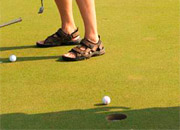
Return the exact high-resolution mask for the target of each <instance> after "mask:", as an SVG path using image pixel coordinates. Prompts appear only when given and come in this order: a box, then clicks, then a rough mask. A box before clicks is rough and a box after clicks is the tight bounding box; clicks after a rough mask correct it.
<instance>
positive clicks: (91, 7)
mask: <svg viewBox="0 0 180 130" xmlns="http://www.w3.org/2000/svg"><path fill="white" fill-rule="evenodd" d="M76 2H77V4H78V7H79V10H80V12H81V16H82V18H83V21H84V26H85V38H87V39H89V40H90V41H92V42H95V43H97V42H98V32H97V22H96V11H95V4H94V0H76ZM81 49H82V50H84V49H85V48H81ZM64 56H66V57H71V58H75V55H74V54H73V53H67V54H64Z"/></svg>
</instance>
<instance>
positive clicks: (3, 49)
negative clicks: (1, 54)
mask: <svg viewBox="0 0 180 130" xmlns="http://www.w3.org/2000/svg"><path fill="white" fill-rule="evenodd" d="M29 48H37V47H36V46H35V45H28V46H13V47H0V51H8V50H19V49H29Z"/></svg>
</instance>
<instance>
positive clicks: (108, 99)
mask: <svg viewBox="0 0 180 130" xmlns="http://www.w3.org/2000/svg"><path fill="white" fill-rule="evenodd" d="M102 102H103V104H105V105H107V104H109V103H110V102H111V98H110V97H109V96H104V97H103V99H102Z"/></svg>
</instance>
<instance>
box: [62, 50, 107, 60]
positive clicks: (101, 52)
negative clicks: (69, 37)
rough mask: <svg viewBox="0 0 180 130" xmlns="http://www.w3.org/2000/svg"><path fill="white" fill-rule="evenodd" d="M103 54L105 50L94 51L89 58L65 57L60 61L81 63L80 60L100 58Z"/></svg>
mask: <svg viewBox="0 0 180 130" xmlns="http://www.w3.org/2000/svg"><path fill="white" fill-rule="evenodd" d="M104 54H105V49H103V50H101V51H95V52H94V53H93V54H92V55H91V56H89V57H80V58H69V57H65V56H62V59H63V60H64V61H81V60H86V59H90V58H91V57H96V56H101V55H104Z"/></svg>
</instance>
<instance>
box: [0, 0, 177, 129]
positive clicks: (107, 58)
mask: <svg viewBox="0 0 180 130" xmlns="http://www.w3.org/2000/svg"><path fill="white" fill-rule="evenodd" d="M39 5H40V1H37V0H36V1H35V0H33V1H31V2H29V1H23V0H15V1H5V0H2V1H1V2H0V9H1V18H0V23H4V22H6V21H9V20H11V19H14V18H18V17H22V19H23V21H22V22H21V23H17V24H14V25H11V26H8V27H4V28H1V29H0V50H1V61H3V63H1V64H0V75H1V82H0V107H1V111H0V120H1V128H2V129H7V128H14V129H15V128H16V129H27V128H35V129H48V128H49V129H58V128H77V129H79V128H82V129H85V128H91V129H93V128H99V129H179V122H180V119H179V116H178V115H179V108H180V100H179V99H180V96H179V95H180V89H179V65H180V64H179V63H180V62H179V34H180V33H179V22H180V20H179V2H178V0H106V1H104V0H97V1H96V8H97V19H98V31H99V34H100V35H101V38H102V41H103V43H104V45H105V47H106V54H105V55H103V56H100V57H95V58H92V59H89V60H85V61H80V62H63V61H57V59H58V58H59V57H60V56H61V55H62V54H64V53H66V52H67V51H69V50H70V49H71V48H72V46H66V47H65V46H63V47H55V48H45V49H41V48H36V47H34V45H35V42H36V41H37V40H42V39H44V38H46V36H48V35H50V34H52V33H54V32H55V31H56V30H57V29H58V28H59V27H60V22H59V20H60V19H59V14H58V12H57V9H56V6H55V4H54V2H53V1H45V12H44V14H42V15H38V14H37V12H38V9H39ZM74 17H75V21H76V24H77V26H78V27H79V29H80V32H81V36H82V37H83V33H84V31H83V30H84V28H83V22H82V19H81V17H80V14H79V11H78V8H77V6H76V5H75V3H74ZM11 54H15V55H16V56H17V58H18V59H17V62H15V63H10V62H8V57H9V56H10V55H11ZM104 95H109V96H110V97H111V99H112V102H111V104H110V105H108V106H96V105H95V104H98V103H100V102H101V98H102V97H103V96H104ZM110 113H125V114H127V116H128V118H127V119H126V120H122V121H118V122H107V121H106V119H105V117H106V116H107V115H109V114H110Z"/></svg>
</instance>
